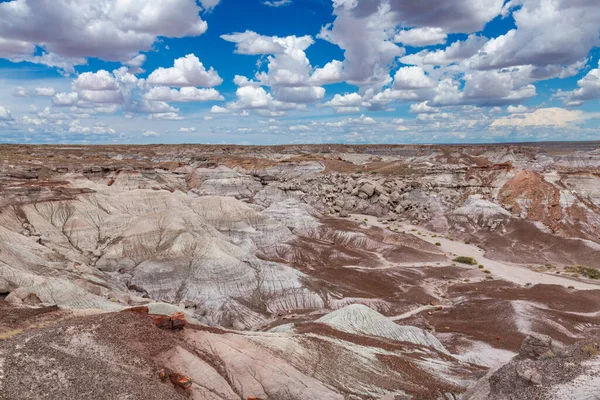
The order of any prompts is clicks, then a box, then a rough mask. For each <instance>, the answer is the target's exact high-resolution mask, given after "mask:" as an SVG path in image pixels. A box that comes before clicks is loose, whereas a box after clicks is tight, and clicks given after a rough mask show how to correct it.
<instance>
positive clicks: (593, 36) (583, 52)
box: [472, 0, 600, 76]
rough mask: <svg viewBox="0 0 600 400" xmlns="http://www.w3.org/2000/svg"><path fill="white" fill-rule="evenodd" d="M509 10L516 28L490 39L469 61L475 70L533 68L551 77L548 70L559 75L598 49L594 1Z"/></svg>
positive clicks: (516, 2)
mask: <svg viewBox="0 0 600 400" xmlns="http://www.w3.org/2000/svg"><path fill="white" fill-rule="evenodd" d="M509 9H513V10H514V11H513V12H512V17H513V18H514V21H515V25H516V27H517V28H516V29H512V30H510V31H508V32H507V33H506V34H504V35H501V36H498V37H496V38H493V39H491V40H490V41H489V42H488V43H487V44H486V45H485V46H484V47H483V48H482V50H481V52H480V53H479V55H478V56H477V57H476V58H474V59H473V60H472V64H473V67H474V68H478V69H490V68H504V67H509V66H515V65H533V66H536V67H538V68H540V71H539V72H538V73H539V74H540V75H542V76H543V75H552V74H551V73H550V74H549V72H548V69H550V70H552V69H553V68H551V66H554V67H555V68H556V70H558V71H560V70H561V67H562V66H565V65H567V66H568V65H571V64H576V63H578V62H580V61H581V60H583V59H585V57H586V56H587V55H588V53H589V51H590V49H592V48H593V47H596V46H598V45H600V35H598V26H600V13H599V12H598V2H597V1H594V0H579V1H542V0H513V1H510V2H509V3H508V4H507V7H506V10H509ZM506 10H505V14H507V13H508V12H509V11H506ZM565 32H569V34H565ZM555 73H556V72H555Z"/></svg>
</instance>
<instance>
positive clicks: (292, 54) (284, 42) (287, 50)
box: [221, 31, 329, 104]
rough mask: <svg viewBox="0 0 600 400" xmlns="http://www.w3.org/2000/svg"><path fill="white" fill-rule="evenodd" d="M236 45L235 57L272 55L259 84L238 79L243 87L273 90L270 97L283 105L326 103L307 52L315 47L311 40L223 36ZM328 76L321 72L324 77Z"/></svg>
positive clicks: (245, 34)
mask: <svg viewBox="0 0 600 400" xmlns="http://www.w3.org/2000/svg"><path fill="white" fill-rule="evenodd" d="M221 37H222V38H223V39H224V40H227V41H229V42H233V43H235V44H236V50H235V51H236V53H239V54H247V55H260V54H273V56H269V57H268V58H267V60H268V65H267V72H260V73H257V74H256V76H255V78H256V81H250V80H249V79H248V78H245V77H242V76H236V77H235V79H234V82H235V83H236V84H238V86H240V88H242V87H247V86H250V85H252V86H258V85H264V86H270V87H271V88H272V90H271V94H272V96H273V98H274V99H275V100H277V101H281V102H284V103H302V104H305V103H314V102H315V101H317V100H321V99H323V97H324V96H325V89H324V88H322V87H320V83H321V82H317V80H316V79H315V78H313V77H311V74H312V72H313V71H312V67H311V65H310V61H309V60H308V58H307V57H306V53H305V50H306V49H307V48H308V47H309V46H310V45H312V44H313V43H314V40H313V38H312V37H310V36H300V37H297V36H286V37H278V36H263V35H259V34H257V33H255V32H252V31H246V32H241V33H233V34H230V35H222V36H221ZM327 73H329V71H328V72H321V75H322V76H323V77H325V76H324V75H325V74H327Z"/></svg>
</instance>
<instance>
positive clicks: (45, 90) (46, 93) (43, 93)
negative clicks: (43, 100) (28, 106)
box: [35, 87, 56, 97]
mask: <svg viewBox="0 0 600 400" xmlns="http://www.w3.org/2000/svg"><path fill="white" fill-rule="evenodd" d="M55 94H56V90H55V89H54V88H51V87H39V88H35V95H36V96H40V97H52V96H54V95H55Z"/></svg>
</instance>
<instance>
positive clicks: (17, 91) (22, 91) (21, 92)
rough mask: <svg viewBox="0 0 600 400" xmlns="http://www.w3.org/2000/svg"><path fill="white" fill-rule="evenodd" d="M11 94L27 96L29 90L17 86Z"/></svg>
mask: <svg viewBox="0 0 600 400" xmlns="http://www.w3.org/2000/svg"><path fill="white" fill-rule="evenodd" d="M13 96H15V97H27V96H29V91H28V90H27V89H25V88H24V87H23V86H17V87H16V88H15V90H14V91H13Z"/></svg>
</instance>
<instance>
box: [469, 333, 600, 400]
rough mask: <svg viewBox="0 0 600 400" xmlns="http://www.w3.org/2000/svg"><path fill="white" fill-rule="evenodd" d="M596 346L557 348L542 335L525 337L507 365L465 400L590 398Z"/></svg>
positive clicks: (599, 382) (597, 366) (597, 381)
mask: <svg viewBox="0 0 600 400" xmlns="http://www.w3.org/2000/svg"><path fill="white" fill-rule="evenodd" d="M599 348H600V347H599V345H598V342H596V341H583V342H579V343H576V344H574V345H571V346H568V347H564V348H560V349H557V348H555V347H554V346H553V345H552V339H551V338H550V337H548V336H545V335H533V336H529V337H527V338H526V339H525V341H524V342H523V345H522V346H521V350H520V351H519V354H518V355H517V356H516V357H515V358H514V359H513V360H511V361H510V362H509V363H508V364H506V365H504V366H502V367H501V368H500V369H498V370H497V371H496V372H493V373H492V374H490V375H489V376H487V377H485V378H483V379H482V381H480V382H479V383H478V384H477V386H476V387H475V388H473V389H471V390H469V391H468V392H467V393H466V394H465V396H464V398H465V399H468V400H484V399H488V400H509V399H511V400H526V399H589V400H591V399H593V398H594V396H596V394H595V393H597V391H598V389H599V388H600V377H599V376H600V358H599V357H598V352H599Z"/></svg>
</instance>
